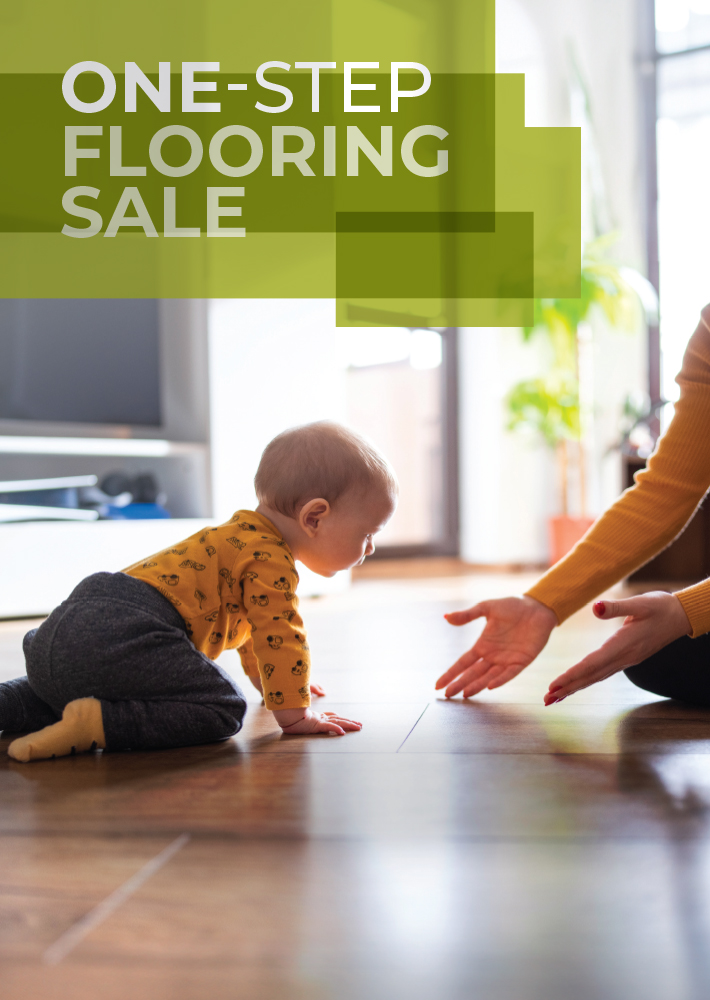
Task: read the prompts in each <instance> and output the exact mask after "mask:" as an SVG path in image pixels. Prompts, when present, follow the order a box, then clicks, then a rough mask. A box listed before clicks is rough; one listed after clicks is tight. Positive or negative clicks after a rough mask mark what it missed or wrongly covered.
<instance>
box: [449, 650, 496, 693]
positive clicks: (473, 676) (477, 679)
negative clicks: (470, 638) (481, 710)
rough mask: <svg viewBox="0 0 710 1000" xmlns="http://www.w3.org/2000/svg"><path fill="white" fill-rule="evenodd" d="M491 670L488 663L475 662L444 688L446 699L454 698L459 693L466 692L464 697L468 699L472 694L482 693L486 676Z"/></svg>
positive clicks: (483, 661)
mask: <svg viewBox="0 0 710 1000" xmlns="http://www.w3.org/2000/svg"><path fill="white" fill-rule="evenodd" d="M490 669H491V665H490V663H488V662H487V661H486V660H481V659H479V660H477V661H476V663H475V664H474V665H473V666H472V667H469V668H468V669H467V670H464V672H463V673H462V674H461V675H460V676H459V677H457V678H456V680H454V681H453V683H451V684H449V686H448V687H447V688H446V691H445V692H444V694H445V695H446V697H447V698H454V697H455V696H456V695H457V694H458V693H459V691H464V690H465V691H467V692H468V694H466V695H465V697H466V698H470V697H471V696H472V695H474V694H478V692H479V691H482V690H483V689H484V687H485V686H486V684H487V681H486V675H487V674H488V671H489V670H490Z"/></svg>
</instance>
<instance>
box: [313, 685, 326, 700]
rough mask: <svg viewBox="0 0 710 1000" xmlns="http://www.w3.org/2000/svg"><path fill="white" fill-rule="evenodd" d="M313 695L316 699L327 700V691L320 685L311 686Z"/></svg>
mask: <svg viewBox="0 0 710 1000" xmlns="http://www.w3.org/2000/svg"><path fill="white" fill-rule="evenodd" d="M311 694H313V695H315V696H316V698H325V691H324V690H323V688H322V687H321V686H320V684H311Z"/></svg>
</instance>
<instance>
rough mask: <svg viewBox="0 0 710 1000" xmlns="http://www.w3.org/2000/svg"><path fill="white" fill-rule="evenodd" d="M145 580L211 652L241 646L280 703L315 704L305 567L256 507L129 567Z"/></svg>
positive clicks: (271, 702) (252, 671) (272, 700)
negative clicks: (304, 612)
mask: <svg viewBox="0 0 710 1000" xmlns="http://www.w3.org/2000/svg"><path fill="white" fill-rule="evenodd" d="M123 572H124V573H128V575H129V576H135V577H137V578H138V579H139V580H145V581H146V583H149V584H150V585H151V586H152V587H155V588H156V590H159V591H160V593H161V594H162V595H163V596H164V597H165V598H167V600H168V601H170V603H171V604H173V605H174V606H175V608H176V609H177V611H179V613H180V614H181V615H182V617H183V619H184V621H185V624H186V626H187V631H188V634H189V636H190V638H191V639H192V641H193V643H194V644H195V646H196V647H197V648H198V649H199V650H200V651H201V652H202V653H205V654H206V655H207V656H209V657H210V659H213V660H214V659H216V658H217V657H218V656H219V654H220V653H221V652H222V651H223V650H225V649H238V651H239V655H240V657H241V661H242V666H243V667H244V670H245V672H246V673H247V674H249V675H250V676H256V675H257V674H258V675H259V677H260V678H261V684H262V689H263V692H264V701H265V704H266V707H267V708H270V709H271V710H272V711H274V710H280V709H286V708H304V707H306V706H307V705H310V703H311V699H310V688H309V676H310V657H309V653H308V644H307V642H306V633H305V630H304V628H303V622H302V620H301V617H300V615H299V613H298V598H297V597H296V585H297V584H298V573H297V572H296V567H295V565H294V561H293V556H292V554H291V550H290V549H289V547H288V545H287V544H286V542H285V541H284V539H283V538H282V536H281V534H280V532H279V531H278V530H277V529H276V528H275V527H274V525H273V524H272V523H271V521H269V520H268V519H267V518H265V517H262V515H261V514H257V513H256V512H255V511H253V510H238V511H237V513H236V514H235V515H234V516H233V517H232V518H231V520H229V521H227V523H226V524H222V525H220V526H219V527H217V528H204V529H203V530H202V531H199V532H197V534H195V535H191V537H190V538H186V539H185V540H184V541H183V542H178V543H177V544H176V545H173V546H172V548H169V549H165V550H164V551H163V552H158V553H157V554H156V555H154V556H149V557H148V558H147V559H143V560H141V562H138V563H135V564H134V565H133V566H129V567H128V569H125V570H124V571H123Z"/></svg>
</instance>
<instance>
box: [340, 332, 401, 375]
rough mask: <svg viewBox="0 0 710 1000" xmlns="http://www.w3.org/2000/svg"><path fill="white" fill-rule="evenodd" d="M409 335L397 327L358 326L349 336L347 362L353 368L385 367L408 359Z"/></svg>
mask: <svg viewBox="0 0 710 1000" xmlns="http://www.w3.org/2000/svg"><path fill="white" fill-rule="evenodd" d="M409 340H410V333H409V330H407V329H406V328H404V327H398V326H384V327H374V326H359V327H356V328H354V329H353V330H352V331H351V332H350V334H349V343H348V361H349V363H350V365H351V366H352V367H353V368H367V367H369V366H370V365H386V364H391V363H392V362H393V361H405V360H406V359H407V358H408V357H409Z"/></svg>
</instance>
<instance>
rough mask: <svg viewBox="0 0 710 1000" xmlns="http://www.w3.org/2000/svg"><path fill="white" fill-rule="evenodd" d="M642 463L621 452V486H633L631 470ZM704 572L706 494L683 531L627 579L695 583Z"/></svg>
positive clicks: (707, 568) (709, 535)
mask: <svg viewBox="0 0 710 1000" xmlns="http://www.w3.org/2000/svg"><path fill="white" fill-rule="evenodd" d="M645 467H646V462H645V460H644V459H642V458H633V457H629V456H624V468H623V475H624V489H628V487H629V486H633V484H634V473H636V472H639V471H640V470H641V469H643V468H645ZM706 576H710V502H708V499H707V497H706V498H705V499H704V500H703V502H702V503H701V505H700V507H699V508H698V510H697V511H696V512H695V514H694V515H693V517H692V519H691V520H690V522H689V523H688V525H687V527H686V528H685V530H684V531H683V533H682V534H681V535H679V536H678V537H677V538H676V539H675V541H673V542H671V544H670V545H669V546H668V548H666V549H664V550H663V551H662V552H659V554H658V555H657V556H656V557H655V558H654V559H652V560H651V561H650V562H648V563H646V565H645V566H642V567H641V569H639V570H637V571H636V572H635V573H633V574H632V575H631V576H630V577H629V582H630V583H645V582H651V581H659V582H660V581H662V582H666V581H667V582H673V581H679V582H680V581H682V582H683V583H695V582H697V581H698V580H702V579H704V578H705V577H706Z"/></svg>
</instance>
